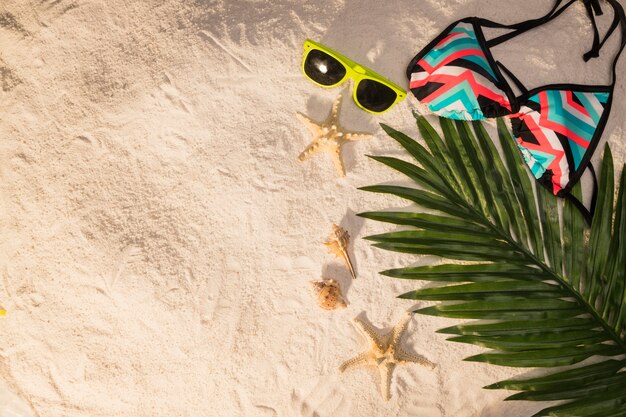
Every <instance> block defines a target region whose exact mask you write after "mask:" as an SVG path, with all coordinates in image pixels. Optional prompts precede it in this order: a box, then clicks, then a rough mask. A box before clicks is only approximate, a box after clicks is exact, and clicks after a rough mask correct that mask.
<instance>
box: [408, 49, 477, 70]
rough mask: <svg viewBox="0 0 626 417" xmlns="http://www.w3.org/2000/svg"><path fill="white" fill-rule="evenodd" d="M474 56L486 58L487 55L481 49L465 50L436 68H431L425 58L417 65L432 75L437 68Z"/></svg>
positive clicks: (456, 53) (447, 58) (450, 56)
mask: <svg viewBox="0 0 626 417" xmlns="http://www.w3.org/2000/svg"><path fill="white" fill-rule="evenodd" d="M472 55H478V56H482V57H485V53H484V52H483V51H481V50H480V49H463V50H462V51H458V52H455V53H453V54H451V55H449V56H448V57H446V58H445V59H444V60H443V61H441V62H440V63H439V64H437V65H436V66H435V67H431V66H430V65H428V62H426V61H425V60H424V58H422V59H420V60H419V61H418V62H417V63H418V64H419V65H420V66H421V67H422V68H424V69H425V70H426V71H428V73H432V72H434V71H436V70H437V68H439V67H442V66H444V65H446V64H449V63H450V62H452V61H454V60H456V59H459V58H463V57H464V56H472Z"/></svg>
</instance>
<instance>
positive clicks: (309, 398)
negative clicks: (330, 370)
mask: <svg viewBox="0 0 626 417" xmlns="http://www.w3.org/2000/svg"><path fill="white" fill-rule="evenodd" d="M338 384H339V379H338V377H337V376H336V375H334V376H331V377H320V378H318V380H317V382H316V383H315V385H314V386H313V387H312V388H311V389H302V390H299V391H298V390H295V389H294V390H293V392H292V393H291V401H290V409H289V411H288V412H287V413H286V414H285V417H287V416H290V417H291V416H293V417H348V416H350V415H351V414H350V411H351V409H352V404H351V402H350V400H349V399H347V398H346V397H345V396H344V395H343V393H342V392H341V390H340V389H339V388H337V386H338Z"/></svg>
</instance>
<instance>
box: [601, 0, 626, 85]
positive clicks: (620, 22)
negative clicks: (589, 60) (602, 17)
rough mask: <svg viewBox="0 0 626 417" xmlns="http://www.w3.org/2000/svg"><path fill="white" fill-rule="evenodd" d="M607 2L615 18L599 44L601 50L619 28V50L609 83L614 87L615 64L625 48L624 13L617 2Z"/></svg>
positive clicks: (611, 0) (625, 29) (615, 76)
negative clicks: (620, 38) (618, 27)
mask: <svg viewBox="0 0 626 417" xmlns="http://www.w3.org/2000/svg"><path fill="white" fill-rule="evenodd" d="M607 1H608V2H609V3H610V4H611V6H612V7H613V10H614V12H615V16H614V17H613V23H612V24H611V27H610V28H609V31H608V32H607V34H606V36H605V37H604V39H603V40H602V42H600V48H602V46H603V45H604V42H606V40H607V39H608V38H609V37H610V36H611V34H612V33H613V32H614V31H615V29H616V28H617V26H620V29H621V37H622V40H621V43H620V46H619V50H618V51H617V54H616V55H615V58H613V80H612V81H611V85H612V86H614V85H615V82H616V81H617V62H618V61H619V58H620V56H621V55H622V52H624V47H626V13H624V8H623V7H622V5H621V4H620V3H619V2H618V1H617V0H607ZM598 52H599V51H598Z"/></svg>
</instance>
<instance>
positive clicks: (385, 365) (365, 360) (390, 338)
mask: <svg viewBox="0 0 626 417" xmlns="http://www.w3.org/2000/svg"><path fill="white" fill-rule="evenodd" d="M410 321H411V314H410V313H407V314H406V316H405V317H403V318H402V320H400V322H398V324H396V325H395V327H394V328H393V329H392V330H391V331H389V332H387V333H385V334H383V335H381V334H380V333H379V330H378V329H376V328H375V327H374V326H372V325H371V323H369V322H368V321H367V320H362V319H359V318H358V317H355V318H354V319H353V320H352V323H353V324H354V327H356V328H357V330H359V331H360V332H361V334H362V335H363V337H365V339H367V341H368V342H369V343H370V348H369V350H367V351H365V352H363V353H361V354H359V355H357V356H355V357H354V358H352V359H349V360H347V361H345V362H344V363H343V364H342V365H341V366H340V367H339V370H340V371H341V372H344V371H345V370H347V369H351V368H354V367H361V366H374V367H377V368H378V370H379V372H380V390H381V393H382V395H383V399H384V400H385V401H388V400H389V398H391V377H392V375H393V370H394V369H395V367H396V365H397V364H399V363H406V362H414V363H418V364H420V365H422V366H425V367H427V368H431V369H433V368H434V367H435V366H436V365H435V364H434V363H432V362H430V361H429V360H428V359H426V358H425V357H423V356H421V355H417V354H412V353H408V352H407V351H405V350H404V349H402V347H401V346H400V339H402V336H403V335H404V332H405V331H406V329H407V327H408V325H409V322H410Z"/></svg>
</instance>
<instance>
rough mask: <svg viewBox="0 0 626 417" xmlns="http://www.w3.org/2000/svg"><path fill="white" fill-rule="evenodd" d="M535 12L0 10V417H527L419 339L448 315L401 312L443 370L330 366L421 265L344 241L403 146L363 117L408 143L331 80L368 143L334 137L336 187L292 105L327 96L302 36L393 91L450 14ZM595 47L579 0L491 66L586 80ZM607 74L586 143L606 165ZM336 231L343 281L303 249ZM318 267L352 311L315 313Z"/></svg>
mask: <svg viewBox="0 0 626 417" xmlns="http://www.w3.org/2000/svg"><path fill="white" fill-rule="evenodd" d="M548 3H549V2H546V1H545V0H528V1H524V2H519V1H513V0H480V1H479V0H393V1H390V2H383V1H378V0H360V1H356V0H334V1H319V2H318V1H299V0H247V1H246V0H214V1H211V0H185V1H183V0H2V1H1V2H0V105H1V111H0V304H1V306H2V307H3V308H4V309H6V310H7V315H6V317H0V334H1V335H2V342H1V343H0V380H1V383H0V417H8V416H11V417H15V416H22V417H27V416H28V417H31V416H37V417H98V416H103V417H104V416H106V417H109V416H116V417H117V416H120V417H166V416H167V417H172V416H181V417H182V416H188V417H239V416H246V417H247V416H253V417H348V416H363V417H365V416H400V417H405V416H428V417H430V416H433V417H439V416H447V417H478V416H483V417H500V416H503V415H506V416H508V417H522V416H527V415H530V414H532V412H533V410H538V409H539V408H540V407H541V405H539V406H537V405H536V404H527V403H507V404H504V403H502V402H501V400H502V399H503V398H504V397H505V396H506V395H507V392H504V391H487V390H482V389H481V387H482V386H484V385H487V384H490V383H493V382H495V381H496V380H498V379H502V378H506V377H509V376H512V375H516V374H518V373H519V370H516V369H507V368H498V367H494V366H488V365H481V364H476V363H469V362H463V361H462V359H463V358H464V357H466V356H469V355H471V354H475V353H478V352H481V349H479V348H477V347H474V346H468V345H461V344H454V343H451V342H446V341H445V337H444V336H443V335H440V334H436V333H435V330H437V329H438V328H441V327H445V326H450V325H452V324H453V323H454V321H452V320H445V319H438V318H432V317H425V316H424V317H422V316H416V317H414V318H413V320H412V322H411V324H410V325H409V330H408V333H407V337H405V341H404V343H405V347H406V349H407V350H408V351H409V352H413V353H419V354H421V355H424V356H425V357H427V358H428V359H429V360H431V361H432V362H435V363H437V365H438V366H437V368H435V369H434V370H430V369H426V368H424V367H421V366H418V365H411V364H408V365H403V366H402V367H398V369H397V370H396V371H395V375H394V380H393V383H392V385H391V396H392V397H391V400H390V401H389V402H384V401H382V399H381V395H380V390H379V384H378V381H377V379H376V378H378V375H377V374H376V373H375V371H374V370H372V369H365V368H364V369H359V370H354V371H352V372H349V373H345V374H340V373H339V372H338V367H339V365H340V364H341V363H343V362H344V361H345V360H347V359H349V358H351V357H353V356H354V355H356V354H357V353H358V352H361V351H363V349H364V345H363V339H362V337H361V336H360V335H359V334H358V333H357V332H356V331H355V329H354V327H353V326H352V325H351V324H350V320H351V319H352V318H353V317H355V316H357V315H359V314H361V313H362V312H366V313H367V317H368V318H369V319H370V320H371V321H372V323H373V325H374V326H376V327H377V328H384V327H387V328H390V327H391V326H393V325H394V324H395V323H396V322H397V321H398V320H399V319H400V318H401V317H402V314H404V312H405V311H406V310H409V309H411V308H412V307H415V306H416V305H415V304H414V303H411V302H410V301H407V300H399V299H396V298H395V296H396V295H398V294H400V293H402V292H405V291H408V290H410V289H413V288H416V287H419V286H420V285H422V284H420V283H412V282H404V281H400V280H393V279H390V278H385V277H382V276H380V275H378V271H380V270H383V269H388V268H391V267H398V266H402V265H408V264H410V263H413V262H416V261H418V262H423V263H433V262H436V261H437V260H436V259H432V258H421V259H416V258H415V257H410V256H403V255H399V254H391V253H389V252H383V251H381V250H377V249H375V248H371V247H370V246H369V244H368V243H367V242H366V241H364V240H363V239H362V237H363V236H366V235H368V234H372V233H375V232H380V231H382V230H385V229H388V228H387V227H385V226H383V225H381V224H377V223H374V222H370V221H366V222H364V221H363V220H362V219H360V218H358V217H356V216H355V213H358V212H360V211H366V210H372V209H385V208H392V207H398V206H399V205H401V204H402V203H399V202H398V200H396V199H394V198H391V197H385V196H379V195H372V194H369V193H365V192H362V191H358V190H357V187H360V186H365V185H372V184H375V183H381V182H388V181H398V180H399V176H398V175H396V174H394V173H393V172H391V171H390V170H388V169H386V168H384V167H383V166H382V165H380V164H377V163H375V162H374V161H371V160H369V159H368V158H366V157H365V154H372V155H393V156H399V155H403V153H402V151H401V150H400V148H399V147H398V146H396V145H395V144H394V143H393V141H392V140H391V139H390V138H388V137H386V135H385V134H384V132H383V131H382V130H381V129H380V127H379V126H378V123H379V122H385V123H387V124H389V125H391V126H393V127H395V128H397V129H400V130H403V131H405V132H407V133H409V134H410V135H412V136H416V135H417V129H416V127H415V123H414V119H413V117H412V115H411V109H413V108H416V107H417V102H416V100H415V99H414V98H412V97H409V98H408V99H407V100H405V101H404V102H402V103H401V104H400V105H398V106H397V107H396V108H394V109H393V110H392V111H390V112H388V113H386V114H384V115H382V116H373V115H370V114H368V113H366V112H364V111H362V110H360V109H359V108H358V107H357V106H356V105H355V104H354V102H353V101H352V99H351V98H350V95H351V91H352V90H351V86H347V90H345V93H346V99H345V100H344V103H343V108H342V113H341V123H342V124H343V127H344V128H345V129H346V130H348V131H359V132H370V133H372V134H373V137H372V138H370V139H366V140H361V141H358V142H354V143H350V144H347V145H346V146H344V158H345V167H346V170H347V176H346V177H344V178H339V177H338V176H337V173H336V172H335V167H334V166H333V163H332V160H331V159H330V157H329V156H328V155H325V154H319V155H315V156H314V157H312V158H311V159H309V160H307V161H304V162H299V161H298V160H297V157H298V155H299V154H300V152H302V150H304V148H305V147H306V146H307V144H309V143H310V139H311V135H310V133H309V131H308V130H307V129H306V127H305V126H304V125H303V124H302V123H301V122H300V121H299V120H298V119H297V118H296V116H295V114H296V112H302V113H304V114H306V115H308V116H309V117H310V118H311V119H313V120H317V121H323V120H324V119H325V118H326V116H327V115H328V113H329V112H330V107H331V104H332V102H333V100H334V98H335V97H336V96H337V94H339V92H340V91H343V90H342V88H335V89H329V90H325V89H322V88H319V87H316V86H315V85H313V84H312V83H310V82H309V81H307V80H306V79H305V78H304V77H303V76H302V74H301V72H300V62H301V56H302V43H303V41H304V40H305V39H306V38H307V37H310V38H312V39H315V40H318V41H320V42H322V43H324V44H327V45H329V46H330V47H332V48H334V49H337V50H339V51H341V52H343V53H345V54H346V55H348V56H349V57H351V58H353V59H354V60H356V61H358V62H360V63H362V64H364V65H367V66H369V67H371V68H372V69H374V70H376V71H378V72H380V73H382V74H385V75H386V76H388V77H389V78H390V79H392V80H394V81H395V82H397V83H399V84H400V85H403V86H406V85H407V81H406V77H405V75H404V72H405V68H406V65H407V63H408V61H409V60H410V59H411V58H412V57H413V56H414V55H415V54H416V53H417V52H418V51H419V49H421V48H422V47H423V46H425V45H426V44H427V43H428V42H429V41H430V40H431V39H432V38H433V37H434V36H436V35H437V34H438V33H440V31H442V30H443V29H444V28H445V27H446V26H447V25H448V24H449V23H450V22H451V21H452V20H453V19H457V18H461V17H464V16H468V15H481V16H485V17H488V18H491V19H494V20H499V21H503V22H508V23H512V22H516V21H519V20H523V19H526V18H532V17H536V16H539V15H541V14H543V13H545V12H546V11H547V10H548V8H549V5H548ZM504 4H506V5H504ZM606 9H607V13H606V16H605V17H603V18H602V20H601V22H600V26H601V29H602V30H603V31H604V30H606V28H607V26H608V24H609V23H610V19H611V12H610V8H609V7H608V6H607V7H606ZM591 41H592V35H591V25H590V23H589V21H588V19H587V17H586V15H585V12H584V8H583V6H582V3H581V4H580V5H576V6H575V7H572V8H571V9H570V10H569V11H568V12H566V13H565V14H564V15H563V16H562V18H561V19H559V20H558V21H556V22H554V23H553V24H551V25H550V26H549V27H542V28H540V29H538V30H535V31H533V32H530V33H528V34H527V35H524V36H523V37H522V38H519V39H516V40H514V41H512V42H510V43H508V44H504V45H502V46H499V47H497V48H496V49H494V54H497V58H498V59H501V60H502V61H503V62H504V63H505V64H507V65H508V66H509V68H511V69H517V71H516V73H517V75H518V76H519V78H521V79H522V80H523V81H524V82H526V83H527V85H528V86H530V87H534V86H538V85H541V84H545V83H548V82H580V83H588V84H590V83H605V82H607V81H608V79H609V76H608V67H609V59H610V57H611V56H612V55H613V53H614V51H615V49H616V45H617V42H618V37H617V36H615V37H613V38H612V39H611V41H610V42H609V43H608V44H607V47H606V51H603V54H602V57H603V58H601V59H600V60H596V61H595V62H589V63H588V64H584V63H583V61H582V59H581V56H582V54H583V53H584V52H586V50H587V49H588V48H589V46H590V45H591ZM625 61H626V59H624V60H623V61H622V62H621V64H620V66H619V68H620V73H622V74H623V73H624V71H623V68H625V65H626V62H625ZM625 82H626V78H622V79H620V80H619V82H618V85H617V87H616V96H615V103H614V106H613V110H612V114H611V118H610V121H609V123H608V125H607V129H606V133H605V136H604V140H608V141H609V142H610V143H611V144H612V146H613V150H614V155H615V162H616V166H621V165H622V163H623V162H624V160H625V156H626V141H625V140H624V129H625V127H626V121H625V120H624V116H623V115H624V113H625V110H626V106H625V105H624V103H625V102H626V88H625V85H626V84H625ZM431 120H433V121H434V120H435V119H431ZM489 129H490V131H491V132H494V131H495V129H494V126H493V124H492V125H490V126H489ZM598 156H599V155H596V158H595V159H594V160H596V161H597V160H598ZM333 223H337V224H339V225H341V226H342V227H343V228H345V229H346V230H348V232H349V233H350V235H351V237H352V242H351V249H350V251H351V252H350V256H351V258H352V260H353V263H354V267H355V270H356V273H357V275H358V278H357V279H356V280H353V279H352V278H351V276H350V272H349V271H348V269H347V268H346V267H345V264H344V263H343V261H342V260H341V259H338V258H336V257H335V256H334V255H332V254H330V253H328V249H327V248H326V247H325V246H324V245H323V244H322V243H323V242H324V241H325V240H326V239H327V237H328V234H329V232H330V230H331V225H332V224H333ZM321 277H327V278H334V279H336V280H337V281H338V282H339V283H340V284H341V286H342V288H343V290H344V291H345V295H346V301H347V303H348V307H347V308H344V309H338V310H333V311H324V310H321V309H320V308H319V307H318V305H317V302H316V300H315V298H314V296H313V294H312V291H311V288H310V281H311V280H316V279H320V278H321ZM425 305H426V303H419V304H417V306H425Z"/></svg>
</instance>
